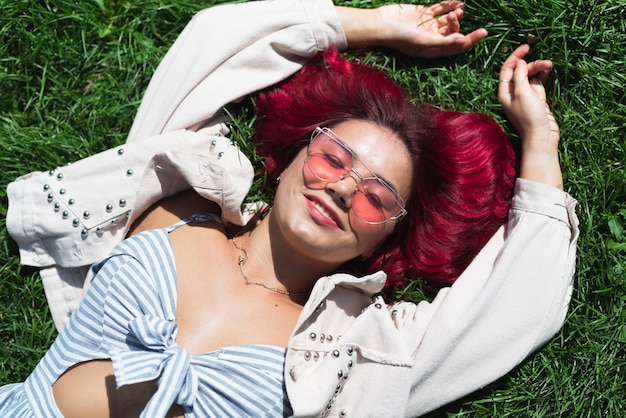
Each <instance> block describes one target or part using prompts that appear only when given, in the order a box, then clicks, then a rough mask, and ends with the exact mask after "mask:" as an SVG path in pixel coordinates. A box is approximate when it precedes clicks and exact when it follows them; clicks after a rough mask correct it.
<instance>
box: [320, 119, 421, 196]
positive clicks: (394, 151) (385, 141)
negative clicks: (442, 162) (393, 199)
mask: <svg viewBox="0 0 626 418" xmlns="http://www.w3.org/2000/svg"><path fill="white" fill-rule="evenodd" d="M331 129H332V130H333V132H334V133H335V134H336V135H337V136H338V137H339V138H340V139H341V140H342V141H343V142H344V143H345V144H346V145H348V146H349V147H350V149H351V150H352V151H353V152H354V153H355V154H356V156H357V157H358V159H359V160H361V162H362V163H363V164H364V165H365V166H367V168H368V169H369V170H371V171H372V173H371V174H376V175H377V176H379V177H381V178H383V179H385V181H387V182H389V183H390V184H391V185H392V186H393V187H394V188H396V189H397V190H398V192H399V193H400V195H401V196H402V197H403V198H405V199H407V198H408V197H409V194H410V186H411V184H410V182H411V178H412V174H413V165H412V162H411V157H410V155H409V150H408V149H407V147H406V145H405V144H404V142H403V141H402V139H400V138H399V137H398V136H397V135H396V134H394V133H393V132H392V131H391V130H389V129H388V128H384V127H381V126H379V125H376V124H375V123H372V122H367V121H361V120H350V121H345V122H341V123H338V124H336V125H333V126H331ZM354 168H355V169H356V170H360V169H363V167H359V165H358V162H356V163H355V167H354ZM360 174H362V175H366V176H367V175H370V173H360Z"/></svg>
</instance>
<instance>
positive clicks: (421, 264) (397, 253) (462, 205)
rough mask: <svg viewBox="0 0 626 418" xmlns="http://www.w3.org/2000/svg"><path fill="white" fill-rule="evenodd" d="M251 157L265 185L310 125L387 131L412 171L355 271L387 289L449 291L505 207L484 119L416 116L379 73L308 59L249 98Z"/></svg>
mask: <svg viewBox="0 0 626 418" xmlns="http://www.w3.org/2000/svg"><path fill="white" fill-rule="evenodd" d="M257 115H258V119H257V122H256V138H255V141H256V143H257V152H258V153H259V155H261V156H263V157H265V170H266V172H267V174H268V176H267V178H268V182H270V183H271V184H270V186H275V180H274V179H276V178H277V177H278V176H279V175H280V173H281V172H282V171H283V170H284V168H285V167H286V166H287V165H288V164H289V162H290V161H291V160H292V159H293V157H294V156H295V155H296V154H297V152H298V151H299V150H300V149H302V148H303V147H305V146H306V145H307V144H308V138H309V135H310V134H311V132H312V131H313V130H314V129H315V128H316V127H318V126H329V127H330V126H332V125H333V124H336V123H339V122H342V121H345V120H364V121H369V122H373V123H376V124H378V125H379V126H382V127H385V128H387V129H389V130H391V131H392V132H393V133H394V134H396V135H397V136H398V137H399V138H401V139H402V141H403V142H404V144H405V145H406V147H407V149H408V151H409V154H410V155H411V159H412V164H413V167H414V169H413V179H412V184H413V190H412V193H411V197H410V199H409V201H408V203H407V208H406V209H407V211H408V214H407V216H405V217H404V218H402V219H401V220H400V222H399V224H398V225H397V227H396V228H395V230H394V232H393V233H392V234H391V235H390V236H389V237H388V238H387V239H386V240H385V241H384V242H383V243H382V244H381V245H380V246H379V248H378V250H377V251H376V252H375V253H374V254H373V256H372V257H370V258H368V259H367V260H365V261H361V260H352V261H351V262H349V263H347V264H346V266H347V267H349V268H350V270H352V271H355V270H356V271H355V272H357V273H366V272H371V271H375V270H378V269H382V270H384V271H385V272H386V273H387V275H388V282H387V283H388V285H390V286H397V285H399V284H401V283H402V281H403V279H404V278H405V277H407V276H409V275H410V276H415V275H416V276H419V277H421V278H422V279H424V280H427V281H429V282H432V283H433V284H438V285H446V284H450V283H452V282H453V281H454V280H455V279H456V277H458V275H459V274H460V273H461V272H462V271H463V270H464V269H465V268H466V267H467V265H468V264H469V263H470V262H471V260H472V259H473V258H474V256H475V255H476V254H477V253H478V251H479V250H480V248H482V246H483V245H484V244H485V243H486V242H487V240H488V239H489V237H491V235H492V234H493V232H494V231H495V230H496V229H497V227H498V226H499V225H501V224H502V223H504V221H505V219H506V215H507V212H508V208H509V202H510V196H511V191H512V185H513V176H514V156H513V151H512V148H511V146H510V143H509V141H508V138H507V137H506V135H505V134H504V132H503V131H502V129H501V128H500V126H499V125H498V124H497V123H496V122H495V121H493V119H491V118H489V117H487V116H485V115H482V114H477V113H471V114H463V113H458V112H444V111H438V110H434V109H421V108H419V107H418V106H416V105H414V104H412V103H411V102H410V101H409V99H408V97H407V95H406V93H405V91H404V90H403V89H402V88H400V87H399V86H398V85H397V84H396V83H395V82H394V81H393V80H392V79H391V78H390V77H389V75H387V74H386V73H385V72H383V71H380V70H376V69H374V68H372V67H369V66H367V65H364V64H359V63H355V62H350V61H347V60H345V59H344V58H343V57H342V56H341V55H340V54H339V52H338V51H336V50H330V51H326V52H323V53H320V54H318V55H317V56H316V57H315V58H314V59H312V60H311V61H310V62H309V63H308V64H307V65H305V66H304V67H303V68H302V70H300V71H299V72H298V73H297V74H296V75H294V76H293V77H292V78H290V79H289V80H287V81H286V82H284V83H282V84H281V85H279V86H278V87H276V88H274V89H271V90H269V91H267V92H264V93H262V94H260V95H259V97H258V100H257Z"/></svg>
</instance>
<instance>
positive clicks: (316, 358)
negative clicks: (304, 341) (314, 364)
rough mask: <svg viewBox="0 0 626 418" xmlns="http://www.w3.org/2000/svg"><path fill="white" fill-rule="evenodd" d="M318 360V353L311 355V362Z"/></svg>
mask: <svg viewBox="0 0 626 418" xmlns="http://www.w3.org/2000/svg"><path fill="white" fill-rule="evenodd" d="M319 358H320V353H313V360H315V361H317V360H319Z"/></svg>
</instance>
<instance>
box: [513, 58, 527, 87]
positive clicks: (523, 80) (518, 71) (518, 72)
mask: <svg viewBox="0 0 626 418" xmlns="http://www.w3.org/2000/svg"><path fill="white" fill-rule="evenodd" d="M513 83H514V84H515V86H516V87H520V88H523V87H526V85H527V84H529V81H528V64H526V61H524V60H523V59H520V60H518V61H517V63H516V64H515V70H514V72H513Z"/></svg>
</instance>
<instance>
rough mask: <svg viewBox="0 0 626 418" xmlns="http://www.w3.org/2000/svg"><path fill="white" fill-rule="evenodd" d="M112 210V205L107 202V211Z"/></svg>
mask: <svg viewBox="0 0 626 418" xmlns="http://www.w3.org/2000/svg"><path fill="white" fill-rule="evenodd" d="M112 210H113V205H112V204H110V203H109V204H108V205H107V206H106V211H107V212H111V211H112Z"/></svg>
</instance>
